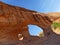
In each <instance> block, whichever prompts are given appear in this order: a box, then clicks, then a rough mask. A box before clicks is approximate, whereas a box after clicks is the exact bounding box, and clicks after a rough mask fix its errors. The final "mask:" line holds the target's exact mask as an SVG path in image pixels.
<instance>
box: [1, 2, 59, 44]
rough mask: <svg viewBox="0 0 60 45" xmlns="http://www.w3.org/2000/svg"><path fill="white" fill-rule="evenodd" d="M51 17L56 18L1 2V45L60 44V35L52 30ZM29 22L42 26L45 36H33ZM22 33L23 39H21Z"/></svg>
mask: <svg viewBox="0 0 60 45" xmlns="http://www.w3.org/2000/svg"><path fill="white" fill-rule="evenodd" d="M51 19H56V18H55V17H54V18H51V16H48V14H44V13H38V12H36V11H32V10H28V9H25V8H22V7H18V6H12V5H8V4H5V3H3V2H0V45H60V39H59V38H60V35H57V34H55V33H54V32H53V31H52V29H51V24H52V22H53V20H51ZM29 24H33V25H37V26H39V27H41V28H42V29H43V31H44V35H45V36H44V37H43V38H39V37H37V36H31V35H30V34H29V31H28V25H29ZM20 34H22V37H23V40H22V41H21V40H20V39H19V38H20Z"/></svg>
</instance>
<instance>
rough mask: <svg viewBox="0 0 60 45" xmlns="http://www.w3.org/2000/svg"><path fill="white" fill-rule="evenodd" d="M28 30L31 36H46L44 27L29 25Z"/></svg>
mask: <svg viewBox="0 0 60 45" xmlns="http://www.w3.org/2000/svg"><path fill="white" fill-rule="evenodd" d="M28 30H29V33H30V35H31V36H39V37H44V32H43V29H42V28H41V27H39V26H37V25H31V24H30V25H28Z"/></svg>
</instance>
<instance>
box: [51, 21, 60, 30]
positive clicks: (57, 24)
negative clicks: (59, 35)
mask: <svg viewBox="0 0 60 45" xmlns="http://www.w3.org/2000/svg"><path fill="white" fill-rule="evenodd" d="M52 26H53V27H54V28H55V29H56V28H58V27H60V22H53V24H52Z"/></svg>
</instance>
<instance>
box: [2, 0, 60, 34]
mask: <svg viewBox="0 0 60 45" xmlns="http://www.w3.org/2000/svg"><path fill="white" fill-rule="evenodd" d="M1 1H3V2H5V3H7V4H10V5H15V6H20V7H24V8H27V9H30V10H35V11H38V12H44V13H47V12H60V0H1ZM29 27H30V28H29V30H30V33H31V34H34V35H36V34H37V33H39V32H40V30H41V29H40V28H39V27H37V26H32V25H30V26H29ZM32 29H33V30H32ZM35 30H38V31H36V32H35ZM32 31H33V33H32Z"/></svg>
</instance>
